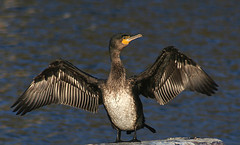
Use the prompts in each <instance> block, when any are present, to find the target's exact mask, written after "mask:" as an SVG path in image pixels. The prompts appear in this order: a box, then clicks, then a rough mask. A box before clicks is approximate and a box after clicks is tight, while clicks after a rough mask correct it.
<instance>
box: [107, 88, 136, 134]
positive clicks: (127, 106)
mask: <svg viewBox="0 0 240 145" xmlns="http://www.w3.org/2000/svg"><path fill="white" fill-rule="evenodd" d="M103 101H104V106H105V108H106V110H107V112H108V115H109V117H110V119H111V121H112V123H113V124H114V125H115V126H116V127H118V128H119V129H121V130H134V127H135V124H136V120H137V110H136V103H135V100H134V97H133V96H132V93H131V91H129V90H127V89H120V90H118V91H112V90H111V91H109V90H106V92H105V93H104V97H103Z"/></svg>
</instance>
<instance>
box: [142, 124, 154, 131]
mask: <svg viewBox="0 0 240 145" xmlns="http://www.w3.org/2000/svg"><path fill="white" fill-rule="evenodd" d="M144 127H146V128H147V129H149V130H150V131H151V132H152V133H156V130H155V129H154V128H152V127H151V126H149V125H147V124H145V123H144Z"/></svg>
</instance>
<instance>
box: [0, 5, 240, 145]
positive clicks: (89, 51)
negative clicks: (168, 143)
mask: <svg viewBox="0 0 240 145" xmlns="http://www.w3.org/2000/svg"><path fill="white" fill-rule="evenodd" d="M117 32H127V33H131V34H137V33H142V34H143V35H144V37H143V38H141V39H138V40H136V41H134V42H132V43H131V44H130V46H129V47H127V48H126V49H125V51H124V52H123V54H122V58H123V61H124V64H125V67H126V68H127V69H128V74H129V75H132V74H137V73H139V72H141V71H143V70H144V68H146V67H147V66H149V65H150V64H152V63H153V62H154V61H155V59H156V57H157V56H158V54H159V53H160V52H161V50H162V48H164V47H165V46H169V45H174V46H176V47H177V48H179V49H180V50H181V51H182V52H184V53H185V54H187V55H188V56H190V57H191V58H193V59H194V60H195V61H197V62H198V63H199V64H200V65H201V66H202V67H203V68H204V70H205V71H206V72H207V73H208V74H210V76H212V78H213V79H214V80H215V81H216V82H217V83H218V84H219V86H220V87H219V91H218V92H217V93H216V94H215V95H213V96H210V97H208V96H204V95H201V94H198V93H192V92H183V93H182V94H180V95H179V96H178V97H176V98H175V99H174V100H173V101H172V102H170V103H169V104H167V105H166V106H160V105H158V104H157V103H156V101H154V100H148V99H145V98H144V97H141V98H142V101H143V104H144V112H145V117H146V122H147V123H148V124H149V125H151V126H153V127H154V128H155V129H157V133H156V134H152V133H150V132H149V131H148V130H147V129H142V130H139V131H138V137H139V139H141V140H152V139H164V138H168V137H179V136H186V137H194V136H197V137H214V138H219V139H221V140H223V141H224V142H225V143H226V144H229V145H236V144H238V143H239V140H240V123H239V120H240V95H239V94H240V91H239V85H240V35H239V34H240V1H238V0H235V1H234V0H232V1H226V0H210V1H208V0H203V1H190V0H182V1H174V0H169V1H166V0H155V1H142V0H130V1H124V0H116V1H112V0H99V1H87V0H86V1H82V0H51V1H50V0H21V1H19V0H1V1H0V94H1V96H0V144H34V145H42V144H86V143H101V142H111V141H114V140H115V135H116V132H115V131H114V130H113V129H112V128H111V126H110V123H109V121H108V119H107V115H106V112H105V111H104V109H103V107H102V106H101V107H100V108H99V113H98V114H91V113H88V112H84V111H82V110H78V109H74V108H71V107H66V106H61V105H51V106H46V107H43V108H41V109H38V110H36V111H33V112H31V113H29V114H27V115H26V116H24V117H20V116H16V115H15V114H14V113H12V112H11V109H10V108H9V107H10V106H11V105H12V103H13V102H14V101H15V100H16V99H17V97H18V96H19V95H21V93H22V92H23V91H24V90H25V89H26V88H27V87H28V85H29V84H30V83H31V81H32V78H33V77H34V76H36V75H37V74H38V73H40V72H41V71H42V70H43V69H44V68H45V67H47V65H48V64H49V63H50V62H51V61H53V60H54V59H57V58H63V59H67V60H69V61H71V62H72V63H73V64H75V65H76V66H77V67H79V68H81V69H82V70H84V71H86V72H88V73H90V74H92V75H94V76H96V77H99V78H106V77H107V75H108V72H109V68H110V62H109V56H108V42H109V38H110V37H111V36H112V35H113V34H115V33H117ZM131 137H132V136H128V135H125V133H124V135H123V139H124V140H129V139H131Z"/></svg>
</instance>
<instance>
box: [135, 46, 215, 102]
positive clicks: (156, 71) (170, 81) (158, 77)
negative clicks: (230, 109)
mask: <svg viewBox="0 0 240 145" xmlns="http://www.w3.org/2000/svg"><path fill="white" fill-rule="evenodd" d="M133 79H134V81H135V83H136V85H137V89H138V92H139V93H140V94H142V95H143V96H145V97H150V98H156V100H157V101H158V103H159V104H160V105H164V104H166V103H168V102H169V101H170V100H172V99H173V98H174V97H176V96H177V95H178V94H179V93H181V92H182V91H184V90H185V89H188V90H191V91H197V92H199V93H202V94H206V95H212V94H214V92H215V91H216V90H217V87H218V85H217V84H216V83H215V82H214V81H213V80H212V79H211V78H210V77H209V76H208V74H207V73H205V72H204V71H203V70H202V68H201V67H200V66H199V65H198V64H196V63H195V62H194V61H193V60H192V59H190V58H188V57H187V56H186V55H184V54H182V53H180V52H179V51H178V50H177V49H176V48H175V47H173V46H169V47H167V48H164V50H163V51H162V54H161V55H160V56H159V57H158V58H157V60H156V61H155V63H154V64H153V65H152V66H151V67H150V68H148V69H147V70H145V71H144V72H142V73H141V74H140V75H138V76H134V77H133Z"/></svg>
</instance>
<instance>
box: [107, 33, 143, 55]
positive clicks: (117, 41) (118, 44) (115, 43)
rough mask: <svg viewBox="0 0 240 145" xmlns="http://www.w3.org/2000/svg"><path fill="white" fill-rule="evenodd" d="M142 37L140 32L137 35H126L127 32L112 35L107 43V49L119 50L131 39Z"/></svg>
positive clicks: (111, 50)
mask: <svg viewBox="0 0 240 145" xmlns="http://www.w3.org/2000/svg"><path fill="white" fill-rule="evenodd" d="M140 37H142V34H137V35H127V34H116V35H114V36H112V38H111V40H110V44H109V51H110V53H111V52H114V51H119V52H121V51H122V50H123V48H124V47H126V46H127V45H128V44H129V43H130V42H131V41H133V40H135V39H137V38H140Z"/></svg>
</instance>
